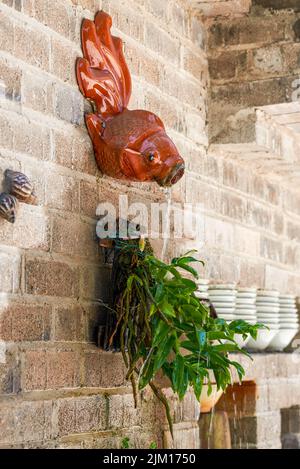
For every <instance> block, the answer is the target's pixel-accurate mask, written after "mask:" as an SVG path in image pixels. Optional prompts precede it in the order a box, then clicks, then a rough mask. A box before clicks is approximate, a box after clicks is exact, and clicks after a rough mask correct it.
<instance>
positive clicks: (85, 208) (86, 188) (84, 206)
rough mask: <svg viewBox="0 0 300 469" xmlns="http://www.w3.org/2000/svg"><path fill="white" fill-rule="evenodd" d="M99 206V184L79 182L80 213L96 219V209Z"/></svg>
mask: <svg viewBox="0 0 300 469" xmlns="http://www.w3.org/2000/svg"><path fill="white" fill-rule="evenodd" d="M98 205H99V184H98V183H96V184H91V183H90V182H87V181H81V182H80V213H82V214H83V215H86V216H88V217H91V218H96V209H97V207H98Z"/></svg>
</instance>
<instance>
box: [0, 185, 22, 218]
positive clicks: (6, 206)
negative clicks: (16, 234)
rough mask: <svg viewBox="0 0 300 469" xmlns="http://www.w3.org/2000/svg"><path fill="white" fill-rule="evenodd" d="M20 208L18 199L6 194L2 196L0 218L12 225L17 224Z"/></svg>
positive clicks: (0, 195) (0, 199)
mask: <svg viewBox="0 0 300 469" xmlns="http://www.w3.org/2000/svg"><path fill="white" fill-rule="evenodd" d="M18 206H19V202H18V199H17V198H16V197H15V196H13V195H11V194H7V193H6V192H2V194H0V216H1V217H2V218H4V220H7V221H9V222H10V223H15V221H16V213H17V209H18Z"/></svg>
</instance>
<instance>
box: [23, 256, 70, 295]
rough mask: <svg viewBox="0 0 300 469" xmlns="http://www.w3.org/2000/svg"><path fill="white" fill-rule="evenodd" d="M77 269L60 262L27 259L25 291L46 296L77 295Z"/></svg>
mask: <svg viewBox="0 0 300 469" xmlns="http://www.w3.org/2000/svg"><path fill="white" fill-rule="evenodd" d="M78 287H79V285H78V271H77V268H76V267H73V266H72V267H71V266H69V265H67V264H63V263H62V262H55V261H52V262H51V261H45V260H43V259H28V260H27V262H26V266H25V289H26V293H30V294H35V295H48V296H63V297H64V296H69V297H77V296H78Z"/></svg>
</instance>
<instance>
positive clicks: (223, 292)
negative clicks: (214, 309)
mask: <svg viewBox="0 0 300 469" xmlns="http://www.w3.org/2000/svg"><path fill="white" fill-rule="evenodd" d="M209 294H210V295H212V296H224V295H225V296H234V297H236V291H235V290H225V289H224V290H216V289H214V288H209Z"/></svg>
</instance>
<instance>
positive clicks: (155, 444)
mask: <svg viewBox="0 0 300 469" xmlns="http://www.w3.org/2000/svg"><path fill="white" fill-rule="evenodd" d="M149 448H150V449H157V443H156V441H152V442H151V443H150V446H149Z"/></svg>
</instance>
